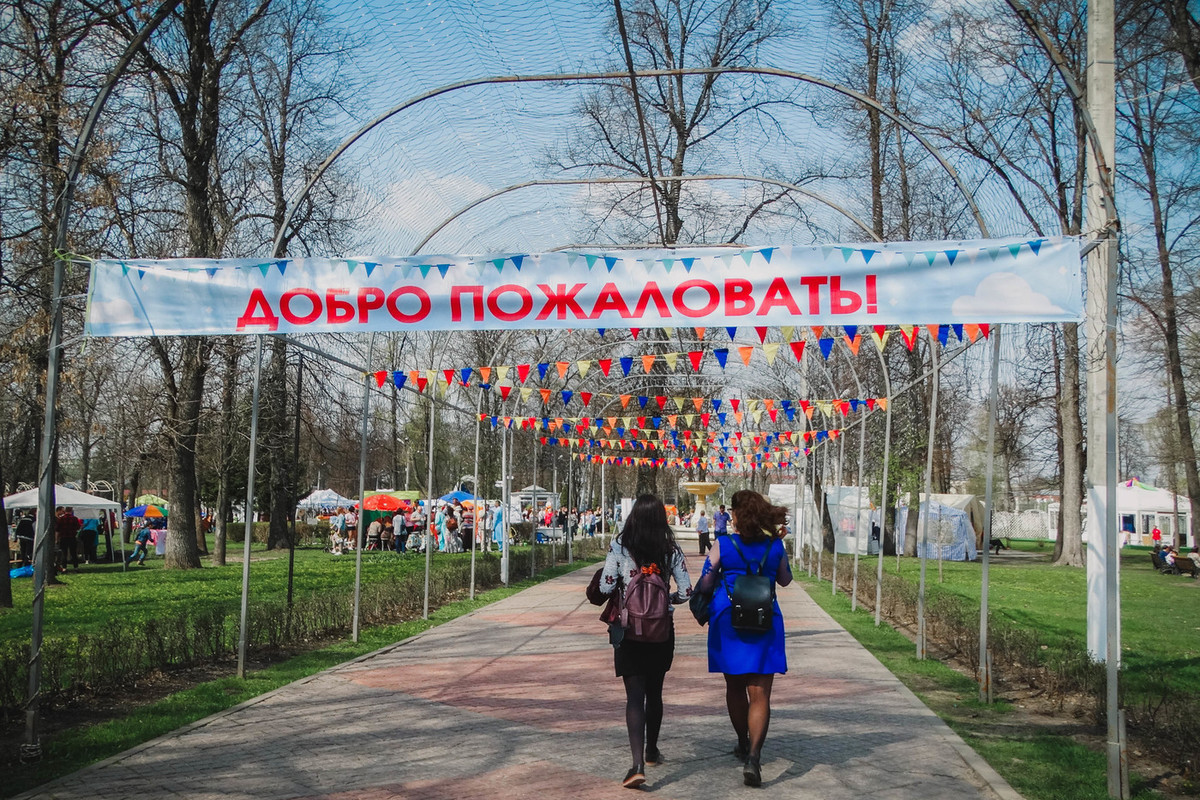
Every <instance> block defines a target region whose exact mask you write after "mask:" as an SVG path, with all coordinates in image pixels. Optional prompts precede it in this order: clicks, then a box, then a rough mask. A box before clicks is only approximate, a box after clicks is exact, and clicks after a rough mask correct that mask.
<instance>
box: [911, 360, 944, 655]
mask: <svg viewBox="0 0 1200 800" xmlns="http://www.w3.org/2000/svg"><path fill="white" fill-rule="evenodd" d="M929 356H930V358H931V359H932V362H933V374H932V375H931V376H930V380H932V381H933V394H932V397H931V398H930V402H929V446H928V447H927V448H926V449H925V519H924V520H923V521H922V522H921V552H920V553H919V554H918V555H920V557H921V579H920V583H919V584H918V588H917V659H918V660H924V658H925V644H926V642H925V549H926V546H927V544H928V542H929V518H930V517H931V516H932V515H933V440H934V436H935V435H936V434H937V402H938V383H939V381H938V378H939V374H938V355H937V339H936V338H935V337H933V336H931V337H929ZM920 513H921V498H920V497H917V514H918V516H919V515H920ZM938 550H939V551H940V550H941V547H940V545H939V547H938Z"/></svg>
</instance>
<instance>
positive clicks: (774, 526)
mask: <svg viewBox="0 0 1200 800" xmlns="http://www.w3.org/2000/svg"><path fill="white" fill-rule="evenodd" d="M729 507H730V509H732V510H733V513H735V514H737V530H738V533H739V534H740V535H741V537H742V538H743V539H745V540H746V541H747V542H761V541H764V540H766V539H770V538H773V537H776V536H778V535H779V527H780V526H781V525H783V523H784V522H786V521H787V513H788V511H787V509H786V508H784V507H783V506H776V505H771V503H770V502H768V501H767V498H765V497H763V496H762V495H761V494H759V493H758V492H752V491H750V490H749V489H742V490H741V491H738V492H734V493H733V497H731V498H730V499H729Z"/></svg>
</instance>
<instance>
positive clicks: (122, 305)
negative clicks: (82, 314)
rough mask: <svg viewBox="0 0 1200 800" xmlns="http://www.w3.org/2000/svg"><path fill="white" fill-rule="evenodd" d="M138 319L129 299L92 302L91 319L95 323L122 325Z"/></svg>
mask: <svg viewBox="0 0 1200 800" xmlns="http://www.w3.org/2000/svg"><path fill="white" fill-rule="evenodd" d="M136 320H137V317H136V316H135V315H134V313H133V306H132V305H130V304H129V301H128V300H125V299H123V298H118V299H116V300H108V301H105V302H93V303H92V307H91V316H90V321H91V322H92V323H93V324H96V323H104V324H105V325H120V324H123V323H129V322H135V321H136Z"/></svg>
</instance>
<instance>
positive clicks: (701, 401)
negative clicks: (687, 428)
mask: <svg viewBox="0 0 1200 800" xmlns="http://www.w3.org/2000/svg"><path fill="white" fill-rule="evenodd" d="M692 405H693V406H695V407H696V410H697V411H699V410H700V409H701V407H702V406H703V405H704V398H703V397H693V398H692Z"/></svg>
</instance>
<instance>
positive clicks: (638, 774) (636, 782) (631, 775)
mask: <svg viewBox="0 0 1200 800" xmlns="http://www.w3.org/2000/svg"><path fill="white" fill-rule="evenodd" d="M645 782H646V766H645V765H644V764H634V765H633V766H632V767H630V768H629V772H626V773H625V780H623V781H621V785H622V786H624V787H625V788H626V789H636V788H638V787H639V786H641V785H642V784H643V783H645Z"/></svg>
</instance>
